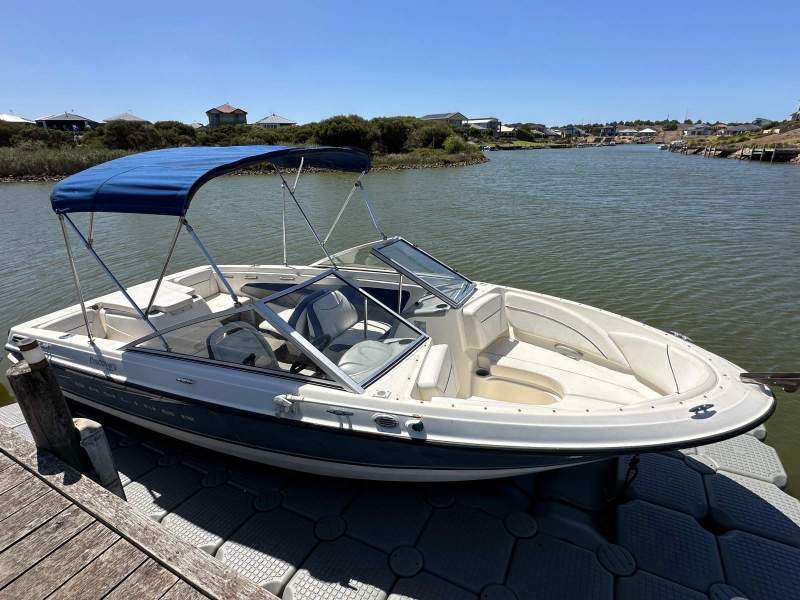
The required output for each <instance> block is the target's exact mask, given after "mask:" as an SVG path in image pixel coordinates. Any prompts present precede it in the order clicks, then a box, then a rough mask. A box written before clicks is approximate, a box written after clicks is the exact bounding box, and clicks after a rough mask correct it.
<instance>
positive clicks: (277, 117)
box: [256, 113, 297, 125]
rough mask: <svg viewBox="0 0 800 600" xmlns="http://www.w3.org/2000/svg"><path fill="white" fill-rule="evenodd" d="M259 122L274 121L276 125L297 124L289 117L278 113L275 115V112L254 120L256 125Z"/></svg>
mask: <svg viewBox="0 0 800 600" xmlns="http://www.w3.org/2000/svg"><path fill="white" fill-rule="evenodd" d="M259 123H266V124H268V123H276V124H278V125H297V123H296V122H295V121H292V120H291V119H287V118H286V117H282V116H280V115H276V114H275V113H272V114H271V115H269V116H267V117H264V118H263V119H260V120H258V121H256V125H257V124H259Z"/></svg>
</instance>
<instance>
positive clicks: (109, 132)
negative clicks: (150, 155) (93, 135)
mask: <svg viewBox="0 0 800 600" xmlns="http://www.w3.org/2000/svg"><path fill="white" fill-rule="evenodd" d="M98 136H99V137H101V138H102V141H103V144H104V145H105V147H106V148H111V149H113V150H152V149H153V148H160V147H161V146H163V145H164V140H163V139H162V138H161V135H160V134H159V132H158V130H157V129H156V128H155V127H153V126H152V125H150V123H142V122H140V121H111V122H110V123H106V124H105V125H104V126H103V128H102V129H101V130H100V131H99V132H98ZM87 141H88V140H87Z"/></svg>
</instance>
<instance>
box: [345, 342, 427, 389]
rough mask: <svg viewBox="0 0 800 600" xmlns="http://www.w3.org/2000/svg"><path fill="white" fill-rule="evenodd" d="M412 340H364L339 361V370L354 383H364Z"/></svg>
mask: <svg viewBox="0 0 800 600" xmlns="http://www.w3.org/2000/svg"><path fill="white" fill-rule="evenodd" d="M412 341H413V340H410V339H406V338H396V339H389V340H383V341H380V342H379V341H376V340H364V341H361V342H358V343H357V344H356V345H355V346H353V347H352V348H350V349H349V350H347V351H346V352H345V353H344V354H342V357H341V358H340V359H339V368H340V369H341V370H342V371H344V372H345V373H347V374H348V375H350V377H352V378H353V379H355V380H356V381H364V380H365V379H367V378H368V377H369V375H370V374H371V373H373V372H374V371H376V370H377V369H379V368H381V367H382V366H383V365H385V364H386V363H387V362H389V361H390V360H391V359H393V358H394V357H395V356H397V355H398V354H400V353H402V352H403V350H404V349H405V348H406V346H408V344H410V343H411V342H412Z"/></svg>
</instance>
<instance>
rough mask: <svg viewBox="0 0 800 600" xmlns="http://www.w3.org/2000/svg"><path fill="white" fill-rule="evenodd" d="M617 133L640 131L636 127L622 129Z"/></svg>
mask: <svg viewBox="0 0 800 600" xmlns="http://www.w3.org/2000/svg"><path fill="white" fill-rule="evenodd" d="M617 133H639V132H638V131H636V130H635V129H620V130H619V131H617Z"/></svg>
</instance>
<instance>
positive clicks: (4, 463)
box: [0, 454, 17, 471]
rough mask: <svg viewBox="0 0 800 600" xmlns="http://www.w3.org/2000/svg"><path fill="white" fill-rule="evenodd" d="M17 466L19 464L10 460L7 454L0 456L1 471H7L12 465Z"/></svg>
mask: <svg viewBox="0 0 800 600" xmlns="http://www.w3.org/2000/svg"><path fill="white" fill-rule="evenodd" d="M15 464H17V463H15V462H14V461H13V460H11V459H10V458H8V457H7V456H6V455H5V454H0V471H5V470H6V469H7V468H9V467H10V466H11V465H15Z"/></svg>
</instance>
